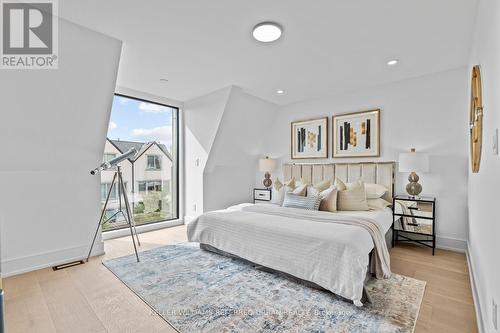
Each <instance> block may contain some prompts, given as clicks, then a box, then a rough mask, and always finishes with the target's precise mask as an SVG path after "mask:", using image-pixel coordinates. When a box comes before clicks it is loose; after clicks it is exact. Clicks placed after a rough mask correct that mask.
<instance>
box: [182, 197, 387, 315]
mask: <svg viewBox="0 0 500 333" xmlns="http://www.w3.org/2000/svg"><path fill="white" fill-rule="evenodd" d="M248 206H252V205H251V204H241V205H237V206H232V207H230V208H228V209H224V210H218V211H213V212H209V213H205V214H203V215H201V216H199V217H198V218H196V219H194V220H193V221H191V222H189V223H188V224H187V233H188V239H189V241H193V242H200V243H204V244H208V245H211V246H213V247H215V248H217V249H219V250H222V251H225V252H228V253H231V254H234V255H237V256H239V257H241V258H244V259H246V260H249V261H252V262H254V263H257V264H260V265H263V266H266V267H269V268H272V269H275V270H278V271H282V272H285V273H288V274H291V275H293V276H295V277H298V278H301V279H304V280H307V281H311V282H314V283H316V284H318V285H320V286H321V287H323V288H325V289H328V290H330V291H331V292H333V293H335V294H337V295H340V296H342V297H344V298H347V299H349V300H352V301H353V302H354V303H355V304H356V305H361V297H362V294H363V282H364V280H365V276H366V273H367V269H368V264H369V253H370V251H371V250H372V249H373V247H374V244H373V241H372V237H371V236H370V234H369V233H368V231H366V230H365V229H363V228H361V227H359V226H352V225H343V224H337V223H325V222H317V221H314V220H310V219H307V218H304V216H303V214H301V212H303V210H300V209H296V208H284V207H279V206H277V207H276V208H275V210H276V211H282V212H283V213H284V215H286V216H280V215H269V214H263V213H259V212H255V211H245V207H248ZM308 213H309V214H310V212H308ZM338 214H344V215H346V217H347V216H348V217H349V218H351V217H356V216H359V217H362V218H370V219H372V220H375V221H377V223H378V224H379V225H380V230H381V231H383V232H384V233H385V232H386V231H387V230H388V229H389V227H390V225H391V223H392V215H391V213H390V209H386V210H384V211H373V212H339V213H328V212H322V211H318V212H314V215H315V216H316V215H317V216H319V217H321V218H322V219H328V217H329V216H332V215H337V216H338ZM294 216H297V217H294ZM298 216H300V218H299V217H298ZM382 236H383V235H382Z"/></svg>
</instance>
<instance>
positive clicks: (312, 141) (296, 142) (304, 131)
mask: <svg viewBox="0 0 500 333" xmlns="http://www.w3.org/2000/svg"><path fill="white" fill-rule="evenodd" d="M291 141H292V159H300V158H328V117H323V118H317V119H310V120H302V121H294V122H292V124H291Z"/></svg>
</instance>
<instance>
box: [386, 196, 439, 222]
mask: <svg viewBox="0 0 500 333" xmlns="http://www.w3.org/2000/svg"><path fill="white" fill-rule="evenodd" d="M433 206H434V203H433V202H426V201H410V200H398V199H396V200H394V215H399V216H410V217H421V218H424V219H425V218H428V219H432V218H434V215H433V214H434V209H433V208H434V207H433Z"/></svg>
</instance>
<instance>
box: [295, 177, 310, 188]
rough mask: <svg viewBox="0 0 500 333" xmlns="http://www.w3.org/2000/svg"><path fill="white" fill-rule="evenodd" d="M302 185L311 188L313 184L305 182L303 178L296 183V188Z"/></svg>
mask: <svg viewBox="0 0 500 333" xmlns="http://www.w3.org/2000/svg"><path fill="white" fill-rule="evenodd" d="M302 185H306V186H310V185H311V182H308V181H305V180H304V179H303V178H301V179H299V180H297V181H296V182H295V186H297V187H299V186H302Z"/></svg>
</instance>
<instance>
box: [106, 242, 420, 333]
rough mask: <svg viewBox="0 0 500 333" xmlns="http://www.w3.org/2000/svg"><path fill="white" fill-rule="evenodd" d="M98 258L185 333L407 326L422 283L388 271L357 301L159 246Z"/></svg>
mask: <svg viewBox="0 0 500 333" xmlns="http://www.w3.org/2000/svg"><path fill="white" fill-rule="evenodd" d="M140 258H141V262H140V263H137V262H136V261H135V256H134V255H131V256H126V257H121V258H116V259H111V260H109V261H106V262H104V263H103V264H104V265H105V266H106V267H107V268H108V269H109V270H111V271H112V272H113V273H114V274H115V275H116V276H117V277H118V278H119V279H120V280H121V281H122V282H123V283H125V284H126V285H127V286H128V287H129V288H130V289H131V290H132V291H134V292H135V293H136V294H137V295H138V296H139V297H140V298H141V299H142V300H144V302H146V303H147V304H148V305H149V306H150V307H151V308H152V309H153V310H154V311H155V312H157V313H158V314H159V315H160V316H161V317H163V318H164V319H165V320H166V321H168V322H169V323H170V324H171V325H172V326H174V327H175V328H176V329H177V330H179V331H180V332H184V333H188V332H189V333H190V332H405V333H406V332H413V330H414V327H415V322H416V320H417V316H418V311H419V308H420V303H421V301H422V297H423V294H424V289H425V282H423V281H419V280H415V279H412V278H409V277H405V276H401V275H397V274H393V276H392V277H391V278H390V279H387V280H376V279H372V280H370V281H369V282H368V291H369V294H370V296H371V298H372V301H373V303H372V304H368V305H365V306H364V307H360V308H358V307H356V306H354V305H353V304H351V303H349V302H347V301H345V300H343V299H341V298H340V297H337V296H335V295H333V294H332V293H329V292H325V291H320V290H316V289H312V288H310V287H307V286H304V285H302V284H299V283H296V282H294V281H291V280H290V279H287V278H285V277H282V276H278V275H276V274H273V273H268V272H265V271H261V270H257V269H255V268H254V267H253V266H252V265H251V264H249V263H247V262H245V261H242V260H238V259H230V258H227V257H224V256H221V255H218V254H214V253H211V252H207V251H204V250H201V249H200V248H199V247H198V244H197V243H182V244H177V245H169V246H164V247H159V248H156V249H153V250H149V251H145V252H142V253H140Z"/></svg>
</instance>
